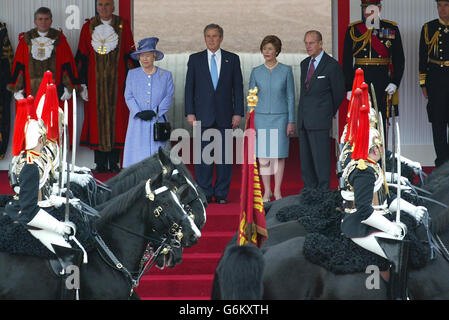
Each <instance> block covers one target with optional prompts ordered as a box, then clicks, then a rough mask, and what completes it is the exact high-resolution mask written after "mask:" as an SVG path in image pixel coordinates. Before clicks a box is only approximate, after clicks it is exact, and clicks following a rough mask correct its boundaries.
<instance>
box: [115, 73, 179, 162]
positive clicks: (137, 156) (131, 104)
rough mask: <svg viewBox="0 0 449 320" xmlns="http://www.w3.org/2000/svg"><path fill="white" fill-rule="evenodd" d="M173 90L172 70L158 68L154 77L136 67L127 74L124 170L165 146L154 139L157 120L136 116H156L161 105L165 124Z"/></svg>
mask: <svg viewBox="0 0 449 320" xmlns="http://www.w3.org/2000/svg"><path fill="white" fill-rule="evenodd" d="M174 89H175V87H174V85H173V78H172V74H171V72H170V71H167V70H164V69H161V68H157V70H156V72H155V73H154V74H153V75H148V74H146V73H145V72H144V71H143V69H142V68H136V69H132V70H130V71H129V72H128V76H127V78H126V88H125V101H126V104H127V106H128V109H129V120H128V129H127V132H126V140H125V150H124V152H123V167H124V168H126V167H130V166H132V165H133V164H135V163H137V162H140V161H141V160H143V159H145V158H147V157H149V156H151V155H152V154H154V153H155V152H157V150H158V149H159V147H163V146H164V145H165V142H160V141H154V139H153V126H154V123H155V122H156V117H154V118H153V119H152V120H151V121H144V120H142V119H140V118H138V117H135V115H136V114H137V113H138V112H140V111H144V110H153V111H154V112H155V113H156V112H157V107H158V106H159V122H165V121H164V119H163V118H162V116H163V115H165V114H166V113H167V111H168V109H169V108H170V105H171V103H172V98H173V92H174Z"/></svg>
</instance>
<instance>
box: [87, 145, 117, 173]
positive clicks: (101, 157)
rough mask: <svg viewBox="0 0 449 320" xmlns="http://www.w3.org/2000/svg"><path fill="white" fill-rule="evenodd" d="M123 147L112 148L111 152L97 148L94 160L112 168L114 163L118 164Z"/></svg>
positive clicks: (99, 164)
mask: <svg viewBox="0 0 449 320" xmlns="http://www.w3.org/2000/svg"><path fill="white" fill-rule="evenodd" d="M120 151H121V149H112V151H110V152H102V151H99V150H95V153H94V161H95V163H96V164H97V165H98V166H103V167H104V168H106V169H110V168H111V166H112V165H113V164H116V165H118V163H119V160H120Z"/></svg>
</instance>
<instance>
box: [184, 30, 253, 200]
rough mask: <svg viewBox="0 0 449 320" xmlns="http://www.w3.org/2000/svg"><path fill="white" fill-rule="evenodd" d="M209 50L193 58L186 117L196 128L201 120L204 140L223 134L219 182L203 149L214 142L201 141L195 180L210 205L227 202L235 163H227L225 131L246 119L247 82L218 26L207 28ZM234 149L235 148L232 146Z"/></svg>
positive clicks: (217, 175) (188, 70) (187, 85)
mask: <svg viewBox="0 0 449 320" xmlns="http://www.w3.org/2000/svg"><path fill="white" fill-rule="evenodd" d="M204 40H205V42H206V47H207V49H206V50H204V51H201V52H198V53H194V54H192V55H191V56H190V57H189V62H188V64H187V75H186V85H185V115H186V117H187V121H188V122H189V123H190V125H192V126H196V125H198V124H199V123H198V122H197V121H201V137H203V133H204V132H205V131H206V130H207V129H216V130H217V131H216V132H220V135H221V147H222V148H221V149H222V150H221V151H222V159H221V160H222V161H221V163H217V162H219V161H217V162H216V163H215V165H216V182H215V185H213V184H212V180H213V170H214V163H211V164H210V163H208V162H207V161H206V162H205V161H204V160H205V159H203V149H204V148H205V147H206V146H207V145H208V144H209V143H210V142H209V141H201V163H199V164H195V178H196V181H197V182H198V185H199V186H200V187H201V188H202V189H203V191H204V193H205V194H206V197H207V200H208V202H211V201H212V197H213V196H214V197H215V201H216V202H217V203H220V204H225V203H227V199H226V198H227V196H228V193H229V187H230V184H231V176H232V163H226V161H225V151H226V149H225V143H226V142H227V143H232V141H225V130H226V129H231V128H237V127H238V126H239V124H240V122H241V119H242V117H243V112H244V110H243V109H244V107H243V79H242V71H241V69H240V59H239V57H238V56H237V55H236V54H234V53H231V52H228V51H225V50H222V49H220V45H221V42H222V41H223V29H222V28H221V27H220V26H219V25H217V24H210V25H207V26H206V27H205V28H204ZM230 148H231V149H230V150H232V145H231V146H230Z"/></svg>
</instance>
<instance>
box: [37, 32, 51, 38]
mask: <svg viewBox="0 0 449 320" xmlns="http://www.w3.org/2000/svg"><path fill="white" fill-rule="evenodd" d="M37 33H38V34H39V35H40V36H41V37H46V36H47V34H48V31H47V32H40V31H38V32H37Z"/></svg>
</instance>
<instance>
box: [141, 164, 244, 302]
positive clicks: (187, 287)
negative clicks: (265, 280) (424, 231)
mask: <svg viewBox="0 0 449 320" xmlns="http://www.w3.org/2000/svg"><path fill="white" fill-rule="evenodd" d="M237 170H240V166H238V169H237V166H236V168H235V171H237ZM234 176H235V177H234ZM237 176H238V178H237ZM237 179H238V180H237ZM234 180H236V182H235V183H233V184H232V186H231V190H230V195H229V197H228V201H229V202H228V204H226V205H219V204H216V203H211V204H209V205H208V207H207V208H206V212H207V221H206V225H205V226H204V228H203V230H202V231H201V233H202V236H201V239H200V240H199V242H198V243H197V244H196V245H194V246H193V247H191V248H186V249H184V253H183V258H182V263H181V264H179V265H177V266H176V267H174V268H166V269H163V270H159V269H157V268H155V267H153V269H151V270H150V272H149V273H148V274H147V275H146V276H144V277H142V279H141V281H140V285H139V287H138V288H137V290H136V292H137V293H138V294H139V296H140V297H141V298H142V299H145V300H209V299H210V294H211V290H212V281H213V277H214V273H215V268H216V267H217V264H218V261H219V260H220V257H221V254H222V253H223V250H224V248H225V247H226V245H227V244H228V242H229V240H230V239H231V238H232V237H233V236H234V234H235V232H236V231H237V226H238V222H239V207H240V203H239V198H240V194H239V188H240V186H238V183H237V181H240V173H237V172H234V174H233V182H234Z"/></svg>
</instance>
